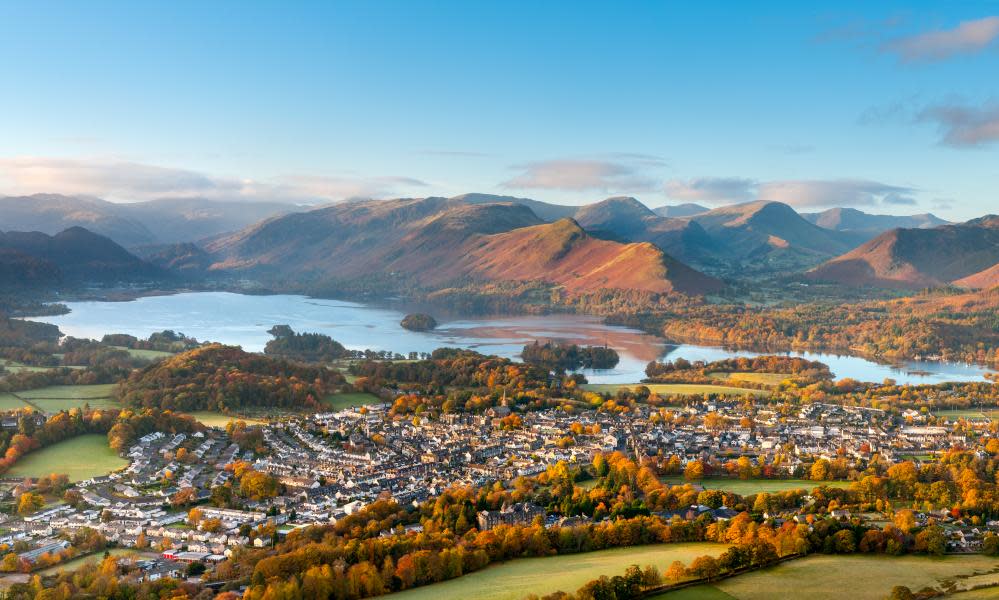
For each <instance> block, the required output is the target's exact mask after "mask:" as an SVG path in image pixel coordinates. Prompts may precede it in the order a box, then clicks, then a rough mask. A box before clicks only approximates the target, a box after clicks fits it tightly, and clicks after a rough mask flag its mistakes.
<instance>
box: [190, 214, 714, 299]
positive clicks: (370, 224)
mask: <svg viewBox="0 0 999 600" xmlns="http://www.w3.org/2000/svg"><path fill="white" fill-rule="evenodd" d="M471 200H472V202H471V203H470V202H469V199H468V197H457V198H451V199H448V198H424V199H400V200H381V201H366V202H351V203H345V204H336V205H332V206H329V207H326V208H322V209H318V210H313V211H309V212H305V213H298V214H290V215H285V216H283V217H278V218H274V219H270V220H268V221H265V222H263V223H260V224H258V225H255V226H252V227H249V228H247V229H245V230H243V231H241V232H239V233H236V234H233V235H230V236H224V237H222V238H219V239H217V240H215V241H213V242H211V243H210V244H208V246H207V248H206V250H207V251H208V253H209V255H210V256H211V257H212V260H213V264H212V266H211V269H212V270H213V271H215V272H225V273H246V274H252V275H255V276H259V277H264V278H267V277H272V278H277V277H280V278H285V279H287V278H297V279H299V280H310V281H322V280H324V279H331V280H349V279H357V278H371V277H377V276H383V277H384V276H387V277H393V278H396V279H397V280H398V281H399V282H400V283H401V282H404V281H407V280H408V281H409V282H410V283H411V284H415V285H421V286H424V287H434V286H439V285H444V284H447V283H449V282H452V281H467V280H478V281H524V280H543V281H550V282H553V283H559V284H562V285H565V286H566V287H567V288H569V289H573V290H581V289H597V288H601V287H603V288H624V289H641V290H651V291H668V290H674V289H675V290H678V291H683V292H688V293H703V292H706V291H713V290H715V289H718V288H719V287H720V286H721V284H720V282H718V281H717V280H715V279H713V278H710V277H707V276H705V275H702V274H700V273H698V272H697V271H694V270H693V269H691V268H689V267H687V266H686V265H683V264H682V263H680V262H678V261H676V260H675V259H673V258H672V257H669V256H667V255H666V254H664V253H663V252H662V251H661V250H660V249H658V248H656V247H655V246H653V245H651V244H624V243H618V242H615V241H610V240H603V239H598V238H595V237H592V236H590V235H588V234H587V233H586V232H585V231H583V229H582V228H581V227H580V226H579V225H578V224H577V223H576V222H575V221H572V220H571V219H559V220H557V221H555V222H554V223H545V222H544V221H543V219H541V218H539V217H538V216H537V215H536V214H535V213H534V212H533V210H532V209H531V208H528V206H527V204H526V203H524V202H501V203H479V202H482V201H484V199H483V197H482V196H476V197H474V198H472V199H471Z"/></svg>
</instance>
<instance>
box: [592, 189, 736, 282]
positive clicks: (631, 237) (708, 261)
mask: <svg viewBox="0 0 999 600" xmlns="http://www.w3.org/2000/svg"><path fill="white" fill-rule="evenodd" d="M574 218H575V220H576V222H578V223H579V224H580V225H581V226H582V227H583V228H584V229H586V230H587V231H589V232H591V233H593V234H595V235H598V236H603V237H609V238H611V239H614V240H619V241H628V242H649V243H652V244H655V245H656V246H658V247H659V248H660V249H662V250H663V251H665V252H666V253H667V254H669V255H670V256H673V257H676V258H679V259H681V260H684V261H687V262H690V263H692V264H698V265H713V264H715V263H716V262H717V259H718V257H719V254H720V251H719V245H718V244H717V243H716V242H715V241H714V240H712V238H711V236H709V235H708V233H707V232H706V231H704V228H703V227H701V226H700V225H699V224H697V223H695V222H693V221H690V220H687V219H674V218H667V217H662V216H659V215H658V214H656V213H655V212H653V211H652V210H650V209H649V208H647V207H646V206H645V205H644V204H642V203H641V202H639V201H638V200H636V199H634V198H630V197H624V196H619V197H615V198H608V199H606V200H602V201H600V202H596V203H593V204H588V205H586V206H582V207H580V208H579V209H578V210H577V211H576V214H575V217H574Z"/></svg>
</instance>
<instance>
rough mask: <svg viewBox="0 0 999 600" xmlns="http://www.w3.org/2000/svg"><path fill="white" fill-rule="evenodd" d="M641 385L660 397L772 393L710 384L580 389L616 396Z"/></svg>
mask: <svg viewBox="0 0 999 600" xmlns="http://www.w3.org/2000/svg"><path fill="white" fill-rule="evenodd" d="M640 385H644V386H645V387H647V388H649V390H650V391H652V392H654V393H656V394H659V395H660V396H690V395H693V394H715V395H719V396H765V395H767V394H769V393H770V392H768V391H766V390H749V389H746V388H738V387H731V386H728V385H712V384H708V383H648V384H644V383H642V384H635V383H628V384H622V383H587V384H585V385H582V386H580V387H581V388H582V389H584V390H588V391H591V392H605V393H609V394H616V393H617V391H618V390H619V389H621V388H631V389H634V388H636V387H638V386H640Z"/></svg>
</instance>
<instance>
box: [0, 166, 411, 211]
mask: <svg viewBox="0 0 999 600" xmlns="http://www.w3.org/2000/svg"><path fill="white" fill-rule="evenodd" d="M426 185H427V184H426V183H425V182H423V181H420V180H418V179H413V178H409V177H392V176H379V177H361V176H343V177H339V176H336V177H331V176H319V175H287V176H283V177H277V178H274V179H267V180H254V179H239V178H233V177H218V176H212V175H207V174H205V173H200V172H197V171H191V170H187V169H176V168H171V167H161V166H156V165H147V164H142V163H136V162H128V161H118V160H103V159H92V160H80V159H66V158H46V157H15V158H0V193H4V194H32V193H46V192H48V193H60V194H82V195H89V196H98V197H101V198H105V199H108V200H112V201H118V202H136V201H142V200H152V199H157V198H190V197H204V198H212V199H221V200H233V199H242V200H268V201H280V202H289V203H308V204H312V203H318V202H331V201H337V200H344V199H350V198H373V197H384V196H389V195H396V194H399V193H404V192H405V191H406V190H412V189H414V188H421V187H425V186H426Z"/></svg>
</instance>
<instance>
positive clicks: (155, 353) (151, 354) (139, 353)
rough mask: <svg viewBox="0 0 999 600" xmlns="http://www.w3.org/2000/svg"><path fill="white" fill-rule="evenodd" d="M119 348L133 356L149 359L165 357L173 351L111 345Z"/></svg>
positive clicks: (171, 354)
mask: <svg viewBox="0 0 999 600" xmlns="http://www.w3.org/2000/svg"><path fill="white" fill-rule="evenodd" d="M112 347H113V348H117V349H119V350H124V351H125V352H128V353H129V354H130V355H132V356H134V357H135V358H147V359H149V360H157V359H160V358H166V357H167V356H173V352H165V351H163V350H143V349H141V348H126V347H125V346H112Z"/></svg>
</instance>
